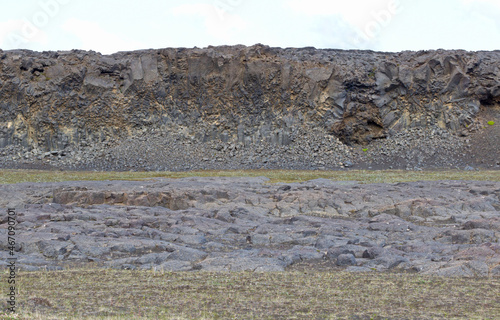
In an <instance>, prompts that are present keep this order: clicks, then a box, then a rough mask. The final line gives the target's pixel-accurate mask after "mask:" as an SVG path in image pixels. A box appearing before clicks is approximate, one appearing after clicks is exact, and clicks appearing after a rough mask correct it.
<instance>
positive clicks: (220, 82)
mask: <svg viewBox="0 0 500 320" xmlns="http://www.w3.org/2000/svg"><path fill="white" fill-rule="evenodd" d="M499 58H500V52H466V51H444V50H438V51H419V52H401V53H383V52H371V51H342V50H326V49H325V50H317V49H314V48H302V49H292V48H287V49H281V48H271V47H267V46H264V45H255V46H252V47H245V46H224V47H208V48H204V49H197V48H195V49H184V48H177V49H160V50H143V51H134V52H120V53H116V54H113V55H109V56H104V55H101V54H99V53H96V52H93V51H78V50H73V51H64V52H63V51H59V52H32V51H27V50H14V51H0V105H1V112H0V146H2V147H4V146H6V145H9V144H13V143H20V144H23V145H26V146H32V147H39V148H41V149H44V150H59V149H64V147H66V146H68V145H71V144H78V143H81V142H82V141H84V142H89V141H101V140H106V139H109V138H110V137H117V136H120V135H129V134H134V133H135V132H136V131H138V130H140V129H142V128H144V127H148V128H150V127H152V128H169V129H172V128H174V127H175V128H177V129H184V130H185V134H187V135H192V136H195V137H196V138H197V139H200V140H202V141H208V140H221V141H223V142H226V141H237V142H241V143H243V144H244V143H250V142H255V141H261V140H265V141H269V142H272V143H275V144H278V145H286V144H288V143H290V141H291V140H293V139H294V132H295V130H296V129H297V128H299V127H303V126H311V127H316V126H319V127H322V128H325V129H326V130H327V131H329V132H330V133H331V134H333V135H336V136H337V137H339V138H341V140H342V141H344V142H346V143H361V144H366V143H369V142H370V141H371V140H373V139H379V138H383V137H385V136H386V135H387V134H388V131H390V130H393V131H396V132H397V131H400V130H402V129H406V128H413V127H440V128H446V129H449V130H450V131H452V132H458V131H459V130H461V129H463V128H465V126H467V125H470V124H471V123H472V122H473V121H474V118H475V115H476V114H477V113H478V111H479V108H480V106H481V105H484V106H488V105H492V104H495V103H497V102H498V101H499V99H500V86H499V85H498V83H499V79H500V71H499V68H498V61H499Z"/></svg>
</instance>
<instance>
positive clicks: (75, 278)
mask: <svg viewBox="0 0 500 320" xmlns="http://www.w3.org/2000/svg"><path fill="white" fill-rule="evenodd" d="M4 274H5V273H4ZM1 290H2V292H3V293H5V292H6V290H7V284H6V281H2V283H1ZM17 303H18V306H19V309H18V314H15V315H13V314H10V315H9V314H8V313H4V314H3V315H2V314H0V317H1V318H2V319H26V320H28V319H338V318H341V319H342V318H349V319H386V318H390V319H436V318H437V319H443V318H446V319H449V318H464V319H500V278H476V279H471V278H443V277H436V276H422V275H416V274H376V273H347V272H333V271H332V272H311V273H309V272H308V273H304V272H278V273H273V272H270V273H251V272H238V273H236V272H235V273H205V272H177V273H161V272H153V271H127V270H123V271H118V270H65V271H56V272H22V273H20V274H19V277H18V289H17Z"/></svg>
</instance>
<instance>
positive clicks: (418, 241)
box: [0, 178, 500, 276]
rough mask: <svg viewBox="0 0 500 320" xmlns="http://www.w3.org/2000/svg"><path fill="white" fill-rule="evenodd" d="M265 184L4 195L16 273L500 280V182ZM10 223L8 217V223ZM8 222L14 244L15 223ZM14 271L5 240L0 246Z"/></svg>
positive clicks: (32, 187)
mask: <svg viewBox="0 0 500 320" xmlns="http://www.w3.org/2000/svg"><path fill="white" fill-rule="evenodd" d="M266 181H267V178H183V179H154V180H151V181H135V182H131V181H129V182H123V181H103V182H64V183H42V184H32V183H23V184H17V185H0V194H2V198H1V199H0V208H3V209H1V210H5V211H6V210H7V209H6V208H7V207H16V209H17V221H18V225H17V234H16V242H17V246H16V255H17V256H18V262H17V265H18V266H19V267H21V268H22V269H25V270H37V269H44V268H48V269H58V268H63V267H67V266H82V265H89V264H91V265H93V266H100V267H106V268H122V269H135V268H140V269H157V270H167V271H188V270H191V271H197V270H200V271H224V270H225V271H242V270H251V271H280V270H286V269H290V268H292V269H293V268H298V267H300V266H303V265H306V266H307V268H317V267H318V266H321V267H322V268H326V269H337V268H344V269H346V270H348V271H353V272H357V271H368V272H369V271H388V270H391V271H405V272H419V273H423V274H439V275H447V276H499V275H500V242H499V237H500V214H499V212H500V183H498V182H477V181H437V182H414V183H397V184H359V183H355V182H341V181H337V182H333V181H330V180H326V179H318V180H311V181H307V182H303V183H291V184H269V183H266ZM5 216H6V215H2V217H5ZM2 219H3V220H2V221H0V237H2V238H4V239H6V238H7V236H6V232H7V230H6V228H5V226H6V225H7V220H6V219H4V218H2ZM0 247H1V249H2V250H1V251H0V258H1V259H0V261H2V262H0V263H4V264H5V263H6V261H7V260H6V258H7V256H8V250H7V249H8V248H7V244H6V241H3V242H1V243H0Z"/></svg>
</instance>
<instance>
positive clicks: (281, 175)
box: [0, 169, 500, 184]
mask: <svg viewBox="0 0 500 320" xmlns="http://www.w3.org/2000/svg"><path fill="white" fill-rule="evenodd" d="M259 176H265V177H268V178H269V179H270V181H269V182H270V183H276V182H287V183H290V182H301V181H307V180H312V179H317V178H325V179H332V180H338V181H359V182H362V183H395V182H409V181H424V180H432V181H435V180H480V181H500V170H479V171H462V170H435V171H406V170H373V171H372V170H346V171H320V170H203V171H185V172H170V171H159V172H157V171H149V172H144V171H142V172H130V171H125V172H116V171H42V170H5V169H4V170H0V184H6V183H20V182H60V181H79V180H143V179H151V178H155V177H163V178H184V177H259Z"/></svg>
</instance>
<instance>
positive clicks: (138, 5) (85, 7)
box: [0, 0, 500, 54]
mask: <svg viewBox="0 0 500 320" xmlns="http://www.w3.org/2000/svg"><path fill="white" fill-rule="evenodd" d="M0 4H1V11H0V48H1V49H3V50H10V49H17V48H25V49H31V50H37V51H45V50H69V49H86V50H94V51H98V52H101V53H103V54H109V53H113V52H116V51H124V50H136V49H149V48H166V47H194V46H197V47H206V46H208V45H224V44H226V45H234V44H244V45H253V44H256V43H262V44H266V45H270V46H279V47H306V46H313V47H316V48H338V49H371V50H377V51H401V50H425V49H439V48H443V49H466V50H496V49H500V0H184V1H181V0H163V1H162V0H142V1H137V0H134V1H132V0H16V1H13V0H0Z"/></svg>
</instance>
